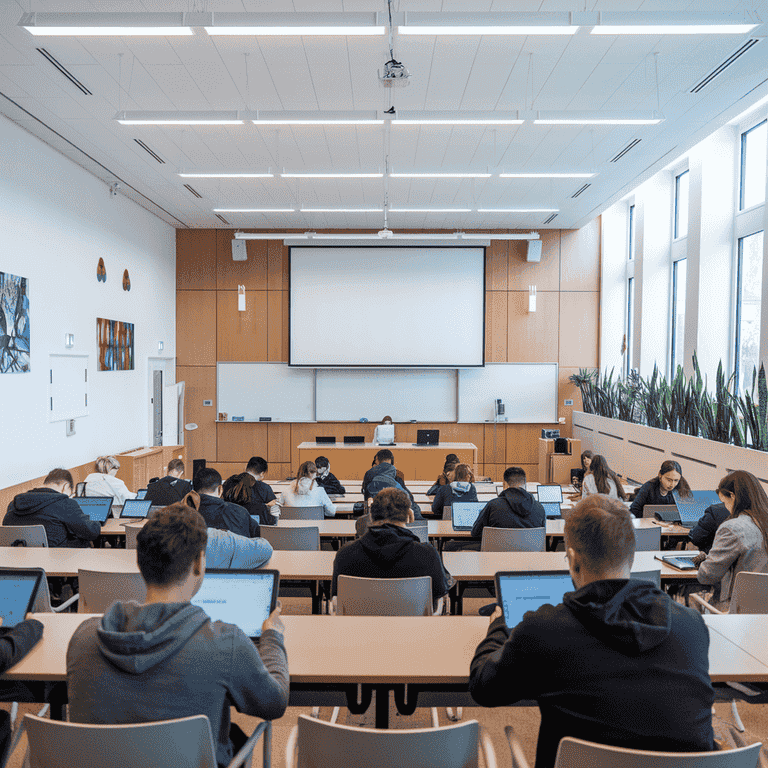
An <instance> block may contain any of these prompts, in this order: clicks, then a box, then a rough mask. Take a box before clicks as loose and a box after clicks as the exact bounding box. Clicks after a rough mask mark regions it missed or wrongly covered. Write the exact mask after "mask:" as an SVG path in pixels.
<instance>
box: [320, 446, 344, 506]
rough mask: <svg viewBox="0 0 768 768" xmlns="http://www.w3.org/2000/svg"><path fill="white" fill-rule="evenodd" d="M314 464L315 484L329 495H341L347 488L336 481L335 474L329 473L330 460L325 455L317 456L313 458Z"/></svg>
mask: <svg viewBox="0 0 768 768" xmlns="http://www.w3.org/2000/svg"><path fill="white" fill-rule="evenodd" d="M315 466H316V467H317V477H316V478H315V480H317V484H318V485H319V486H320V487H321V488H324V489H325V492H326V493H327V494H328V495H329V496H330V495H335V496H343V495H344V494H345V493H346V492H347V490H346V488H344V486H343V485H342V484H341V483H340V482H339V481H338V479H337V478H336V475H334V474H332V473H331V462H330V461H328V459H327V458H326V457H325V456H318V457H317V458H316V459H315Z"/></svg>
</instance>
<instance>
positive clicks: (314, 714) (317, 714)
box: [311, 707, 320, 720]
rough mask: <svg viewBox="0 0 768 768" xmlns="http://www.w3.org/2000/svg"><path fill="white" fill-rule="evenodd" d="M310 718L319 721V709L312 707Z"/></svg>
mask: <svg viewBox="0 0 768 768" xmlns="http://www.w3.org/2000/svg"><path fill="white" fill-rule="evenodd" d="M311 716H312V717H314V718H315V720H319V719H320V707H312V715H311Z"/></svg>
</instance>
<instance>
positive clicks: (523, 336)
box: [507, 290, 597, 363]
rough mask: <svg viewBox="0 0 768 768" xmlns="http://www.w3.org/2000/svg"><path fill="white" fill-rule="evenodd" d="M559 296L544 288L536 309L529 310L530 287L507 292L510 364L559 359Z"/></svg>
mask: <svg viewBox="0 0 768 768" xmlns="http://www.w3.org/2000/svg"><path fill="white" fill-rule="evenodd" d="M559 295H560V294H558V293H555V292H541V291H540V292H539V293H538V295H537V297H536V311H535V312H529V311H528V291H527V290H526V291H510V292H509V293H508V294H507V297H508V305H507V307H508V317H509V325H508V328H507V360H508V361H509V362H510V363H552V362H555V361H556V360H557V359H558V326H559V320H560V304H559ZM595 354H597V347H595Z"/></svg>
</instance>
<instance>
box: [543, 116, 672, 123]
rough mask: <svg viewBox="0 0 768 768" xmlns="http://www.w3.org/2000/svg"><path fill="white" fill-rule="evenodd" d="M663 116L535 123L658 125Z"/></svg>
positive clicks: (554, 120)
mask: <svg viewBox="0 0 768 768" xmlns="http://www.w3.org/2000/svg"><path fill="white" fill-rule="evenodd" d="M662 119H663V118H660V117H654V118H648V119H637V118H617V117H612V118H606V117H578V118H562V117H559V118H556V119H544V120H534V121H533V123H534V125H658V124H659V123H660V122H661V121H662Z"/></svg>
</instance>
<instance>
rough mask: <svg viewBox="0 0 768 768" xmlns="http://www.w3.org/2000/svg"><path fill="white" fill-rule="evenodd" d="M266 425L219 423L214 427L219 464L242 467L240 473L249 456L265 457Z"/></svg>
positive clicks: (266, 445)
mask: <svg viewBox="0 0 768 768" xmlns="http://www.w3.org/2000/svg"><path fill="white" fill-rule="evenodd" d="M267 427H268V425H267V424H260V423H258V422H255V423H254V422H246V423H243V424H233V423H231V422H229V423H219V424H217V425H216V433H217V438H216V439H217V447H218V450H217V454H216V460H217V461H218V462H219V463H222V462H223V463H234V464H238V465H242V469H241V470H240V471H241V472H244V471H245V465H246V463H247V462H248V459H250V458H251V456H266V455H267V451H268V450H269V439H268V437H267Z"/></svg>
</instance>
